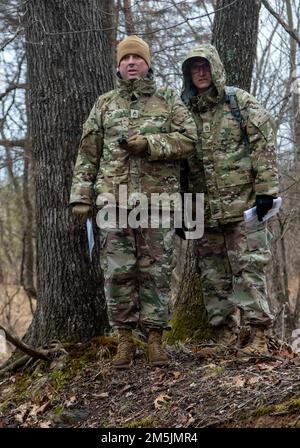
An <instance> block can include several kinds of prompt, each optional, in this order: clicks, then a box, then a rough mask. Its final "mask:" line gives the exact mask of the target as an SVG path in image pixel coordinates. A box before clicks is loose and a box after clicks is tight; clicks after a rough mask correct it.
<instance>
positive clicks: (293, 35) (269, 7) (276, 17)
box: [262, 0, 300, 46]
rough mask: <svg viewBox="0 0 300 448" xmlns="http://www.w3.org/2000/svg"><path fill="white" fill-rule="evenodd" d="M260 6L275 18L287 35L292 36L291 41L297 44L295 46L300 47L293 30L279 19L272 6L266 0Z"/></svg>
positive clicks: (299, 41)
mask: <svg viewBox="0 0 300 448" xmlns="http://www.w3.org/2000/svg"><path fill="white" fill-rule="evenodd" d="M262 4H263V5H264V7H265V8H266V9H267V10H268V11H269V13H270V14H272V16H274V17H275V19H276V20H278V22H279V23H280V25H281V26H282V27H283V28H284V29H285V31H286V32H287V33H289V34H290V36H292V38H293V39H295V41H296V42H297V44H298V45H299V46H300V37H299V36H298V34H297V33H296V31H295V30H293V29H291V27H289V25H288V24H287V23H286V22H285V21H284V20H283V19H282V18H281V17H280V15H279V14H278V13H277V12H276V11H275V10H274V9H273V8H272V6H271V5H270V4H269V2H268V0H262Z"/></svg>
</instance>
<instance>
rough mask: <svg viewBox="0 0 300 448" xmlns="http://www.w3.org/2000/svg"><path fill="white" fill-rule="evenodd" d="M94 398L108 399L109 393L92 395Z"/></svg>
mask: <svg viewBox="0 0 300 448" xmlns="http://www.w3.org/2000/svg"><path fill="white" fill-rule="evenodd" d="M92 395H93V397H95V398H108V397H109V393H108V392H102V393H101V394H92Z"/></svg>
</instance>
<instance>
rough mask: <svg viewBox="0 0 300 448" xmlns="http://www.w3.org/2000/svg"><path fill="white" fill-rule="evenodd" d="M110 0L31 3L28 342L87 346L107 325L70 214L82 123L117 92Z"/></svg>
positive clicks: (82, 238) (97, 284)
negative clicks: (31, 306)
mask: <svg viewBox="0 0 300 448" xmlns="http://www.w3.org/2000/svg"><path fill="white" fill-rule="evenodd" d="M108 6H109V0H103V1H101V2H98V1H97V0H85V1H83V0H78V1H76V2H61V1H59V0H39V1H38V2H36V1H33V0H30V1H28V2H26V5H25V8H26V13H25V17H24V19H25V27H26V52H27V64H28V80H29V85H30V92H29V111H30V120H29V123H30V126H31V129H30V135H31V138H32V148H33V161H34V168H35V173H36V176H35V177H36V179H35V197H36V206H35V209H36V229H37V230H36V232H37V310H36V313H35V315H34V319H33V322H32V325H31V327H30V329H29V332H28V334H27V336H26V339H27V341H30V343H32V344H33V345H39V344H42V343H46V342H49V341H50V340H53V339H59V340H63V341H81V340H87V339H88V338H91V337H93V336H95V335H96V334H102V333H103V329H104V325H105V323H106V319H107V318H106V312H105V311H104V309H105V305H104V296H103V291H102V278H101V273H100V267H99V264H98V261H97V257H96V255H97V253H95V254H94V255H95V256H94V262H93V263H91V262H90V260H89V256H88V251H87V236H86V231H85V229H80V227H79V225H78V224H77V222H76V221H75V220H74V219H73V217H72V214H71V212H70V209H69V208H67V205H68V200H69V194H70V185H71V181H72V174H73V168H74V162H75V159H76V155H77V151H78V144H79V139H80V134H81V130H82V123H83V121H84V120H85V119H86V118H87V116H88V113H89V111H90V109H91V107H92V105H93V103H94V102H95V100H96V98H97V96H98V95H99V94H101V93H103V92H105V91H108V90H110V89H111V87H112V73H111V47H110V42H109V41H108V38H107V36H108V33H107V29H110V28H111V24H110V15H109V14H106V10H107V9H108Z"/></svg>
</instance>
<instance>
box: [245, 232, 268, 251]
mask: <svg viewBox="0 0 300 448" xmlns="http://www.w3.org/2000/svg"><path fill="white" fill-rule="evenodd" d="M272 238H273V235H272V233H271V232H270V230H269V229H267V227H263V228H258V229H255V230H253V231H251V232H250V231H248V232H247V233H246V240H247V246H248V250H249V251H254V250H259V249H268V247H269V244H270V241H271V240H272Z"/></svg>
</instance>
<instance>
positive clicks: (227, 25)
mask: <svg viewBox="0 0 300 448" xmlns="http://www.w3.org/2000/svg"><path fill="white" fill-rule="evenodd" d="M230 3H232V0H217V2H216V14H215V19H214V25H213V38H212V44H213V45H215V46H216V47H217V49H218V51H219V54H220V56H221V59H222V61H223V64H224V67H225V70H226V73H227V84H228V85H234V86H237V87H240V88H242V89H245V90H247V91H250V87H251V78H252V72H253V64H254V60H255V55H256V43H257V33H258V18H259V11H260V7H261V1H260V0H252V1H249V0H239V1H238V2H236V3H233V4H232V5H231V6H228V5H229V4H230Z"/></svg>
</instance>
